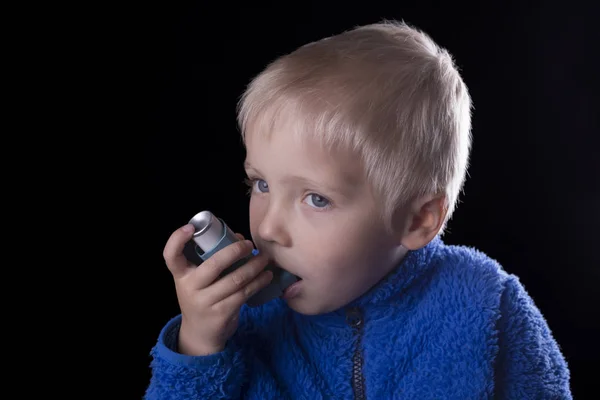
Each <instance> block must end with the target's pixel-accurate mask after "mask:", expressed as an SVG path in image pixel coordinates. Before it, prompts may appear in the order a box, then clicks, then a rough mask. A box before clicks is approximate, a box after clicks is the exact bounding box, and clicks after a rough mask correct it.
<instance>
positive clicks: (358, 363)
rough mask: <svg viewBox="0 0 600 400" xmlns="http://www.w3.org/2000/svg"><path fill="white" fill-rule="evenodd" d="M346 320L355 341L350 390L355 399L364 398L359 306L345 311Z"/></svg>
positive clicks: (361, 320)
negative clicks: (352, 331)
mask: <svg viewBox="0 0 600 400" xmlns="http://www.w3.org/2000/svg"><path fill="white" fill-rule="evenodd" d="M346 321H347V322H348V325H350V326H351V327H352V328H353V329H354V334H355V336H356V342H355V344H354V355H353V356H352V391H353V392H354V398H355V399H356V400H365V399H366V398H367V397H366V394H365V378H364V376H363V374H362V367H363V356H362V352H361V342H362V333H363V318H362V313H361V311H360V309H359V308H352V309H350V310H348V311H347V313H346Z"/></svg>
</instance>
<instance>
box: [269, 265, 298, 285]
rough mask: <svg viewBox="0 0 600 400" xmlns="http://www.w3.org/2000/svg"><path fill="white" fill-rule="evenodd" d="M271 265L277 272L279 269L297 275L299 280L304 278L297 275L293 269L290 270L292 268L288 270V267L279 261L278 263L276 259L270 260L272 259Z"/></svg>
mask: <svg viewBox="0 0 600 400" xmlns="http://www.w3.org/2000/svg"><path fill="white" fill-rule="evenodd" d="M269 265H270V266H271V267H272V269H273V272H276V271H279V272H280V273H281V272H287V273H288V274H291V275H293V276H294V277H296V278H297V280H298V281H301V280H302V278H301V277H300V276H298V275H296V274H295V273H293V272H292V271H290V270H288V269H286V268H284V267H282V266H281V264H279V263H278V262H277V261H275V260H270V261H269Z"/></svg>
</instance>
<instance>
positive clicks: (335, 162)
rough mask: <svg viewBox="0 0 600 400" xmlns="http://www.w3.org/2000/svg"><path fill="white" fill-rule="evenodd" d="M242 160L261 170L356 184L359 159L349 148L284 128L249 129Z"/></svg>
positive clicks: (359, 168) (359, 177)
mask: <svg viewBox="0 0 600 400" xmlns="http://www.w3.org/2000/svg"><path fill="white" fill-rule="evenodd" d="M246 152H247V156H246V164H249V166H251V167H252V168H253V169H256V170H257V172H260V173H262V174H270V175H271V176H273V177H277V176H284V175H285V176H287V175H292V176H298V177H304V178H307V179H311V180H319V181H322V182H329V183H335V184H338V183H344V184H347V185H358V184H360V183H361V182H362V178H363V171H362V168H361V163H360V162H359V160H358V157H356V155H355V154H353V153H352V152H350V151H348V150H345V149H342V148H326V147H325V146H323V144H322V143H321V142H320V141H319V140H318V139H317V138H315V137H313V136H312V135H297V134H293V133H292V132H290V131H287V130H285V129H283V130H275V131H273V132H271V134H270V135H261V134H256V133H254V132H249V134H248V135H247V136H246Z"/></svg>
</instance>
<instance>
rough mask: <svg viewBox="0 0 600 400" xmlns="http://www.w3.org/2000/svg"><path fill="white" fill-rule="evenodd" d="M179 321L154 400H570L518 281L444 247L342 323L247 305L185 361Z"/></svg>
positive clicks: (163, 335) (564, 370) (154, 383)
mask: <svg viewBox="0 0 600 400" xmlns="http://www.w3.org/2000/svg"><path fill="white" fill-rule="evenodd" d="M357 319H358V320H359V321H360V322H361V324H359V329H357V328H356V327H355V326H352V321H354V320H357ZM180 321H181V316H177V317H175V318H173V319H172V320H171V321H169V322H168V323H167V324H166V326H165V327H164V328H163V329H162V331H161V332H160V335H159V337H158V342H157V344H156V346H154V347H153V349H152V352H151V355H152V362H151V368H152V378H151V380H150V383H149V386H148V388H147V390H146V394H145V399H147V400H154V399H157V400H158V399H160V400H176V399H177V400H184V399H185V400H187V399H261V400H265V399H310V400H317V399H354V398H366V399H419V400H425V399H460V400H464V399H492V398H494V399H571V398H572V395H571V392H570V373H569V369H568V366H567V363H566V360H565V358H564V356H563V355H562V353H561V350H560V348H559V346H558V344H557V342H556V340H555V339H554V338H553V336H552V333H551V331H550V329H549V327H548V324H547V322H546V321H545V319H544V317H543V315H542V314H541V313H540V310H539V309H538V308H537V307H536V306H535V304H534V302H533V301H532V299H531V297H530V296H529V295H528V294H527V292H526V291H525V289H524V287H523V285H522V284H521V283H520V282H519V279H518V278H517V277H516V276H514V275H511V274H508V273H506V272H505V271H504V270H503V269H502V267H501V266H500V265H499V264H498V262H496V261H495V260H493V259H491V258H490V257H488V256H487V255H485V254H484V253H482V252H480V251H478V250H476V249H473V248H471V247H466V246H451V245H447V244H445V243H444V242H443V241H442V239H441V238H440V237H436V238H435V239H434V240H433V241H432V242H431V243H429V244H428V245H427V246H425V247H424V248H422V249H419V250H417V251H411V252H409V253H408V254H407V256H406V257H405V258H404V260H403V261H402V262H401V263H400V265H399V266H398V268H397V269H395V270H394V271H393V272H392V273H391V274H389V275H388V276H387V277H386V278H385V279H383V280H382V281H381V282H380V283H379V284H378V285H376V286H375V287H374V288H372V289H371V290H370V291H369V292H368V293H366V294H365V295H363V296H362V297H360V298H358V299H356V300H355V301H353V302H352V303H351V304H349V305H347V307H344V308H343V309H340V310H337V311H335V312H332V313H328V314H325V315H319V316H305V315H301V314H298V313H296V312H294V311H293V310H291V309H290V308H289V307H287V305H286V303H285V302H284V301H282V300H279V299H278V300H274V301H271V302H270V303H268V304H266V305H264V306H261V307H257V308H249V307H246V306H244V307H243V308H242V312H241V316H240V326H239V328H238V331H237V332H236V333H235V335H234V336H233V337H232V338H231V340H230V341H229V342H228V344H227V347H226V349H225V350H224V351H222V352H221V353H218V354H213V355H210V356H204V357H191V356H185V355H182V354H178V353H177V352H176V349H177V336H178V331H179V326H180ZM359 332H360V333H359Z"/></svg>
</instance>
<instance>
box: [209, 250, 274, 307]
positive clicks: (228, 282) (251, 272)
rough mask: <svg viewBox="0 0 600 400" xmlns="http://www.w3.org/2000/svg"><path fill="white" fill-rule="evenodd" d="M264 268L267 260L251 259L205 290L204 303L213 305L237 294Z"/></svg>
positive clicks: (264, 258)
mask: <svg viewBox="0 0 600 400" xmlns="http://www.w3.org/2000/svg"><path fill="white" fill-rule="evenodd" d="M266 266H267V258H266V257H265V256H264V255H258V256H255V257H252V258H251V259H250V260H249V261H248V262H247V263H246V264H244V265H242V266H241V267H239V268H238V269H236V270H235V271H233V272H231V273H229V274H227V275H225V276H224V277H222V278H221V279H219V280H218V281H216V282H215V283H213V284H212V285H211V286H210V287H208V288H206V289H205V291H204V293H205V296H206V301H207V302H208V304H215V303H218V302H219V301H221V300H223V299H225V298H227V297H229V296H231V295H232V294H234V293H235V292H238V291H239V290H241V289H243V288H244V287H245V286H246V285H248V284H249V283H250V282H252V281H253V280H254V279H255V278H256V277H257V276H258V275H259V274H260V273H261V272H262V271H263V270H264V269H265V267H266Z"/></svg>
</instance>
